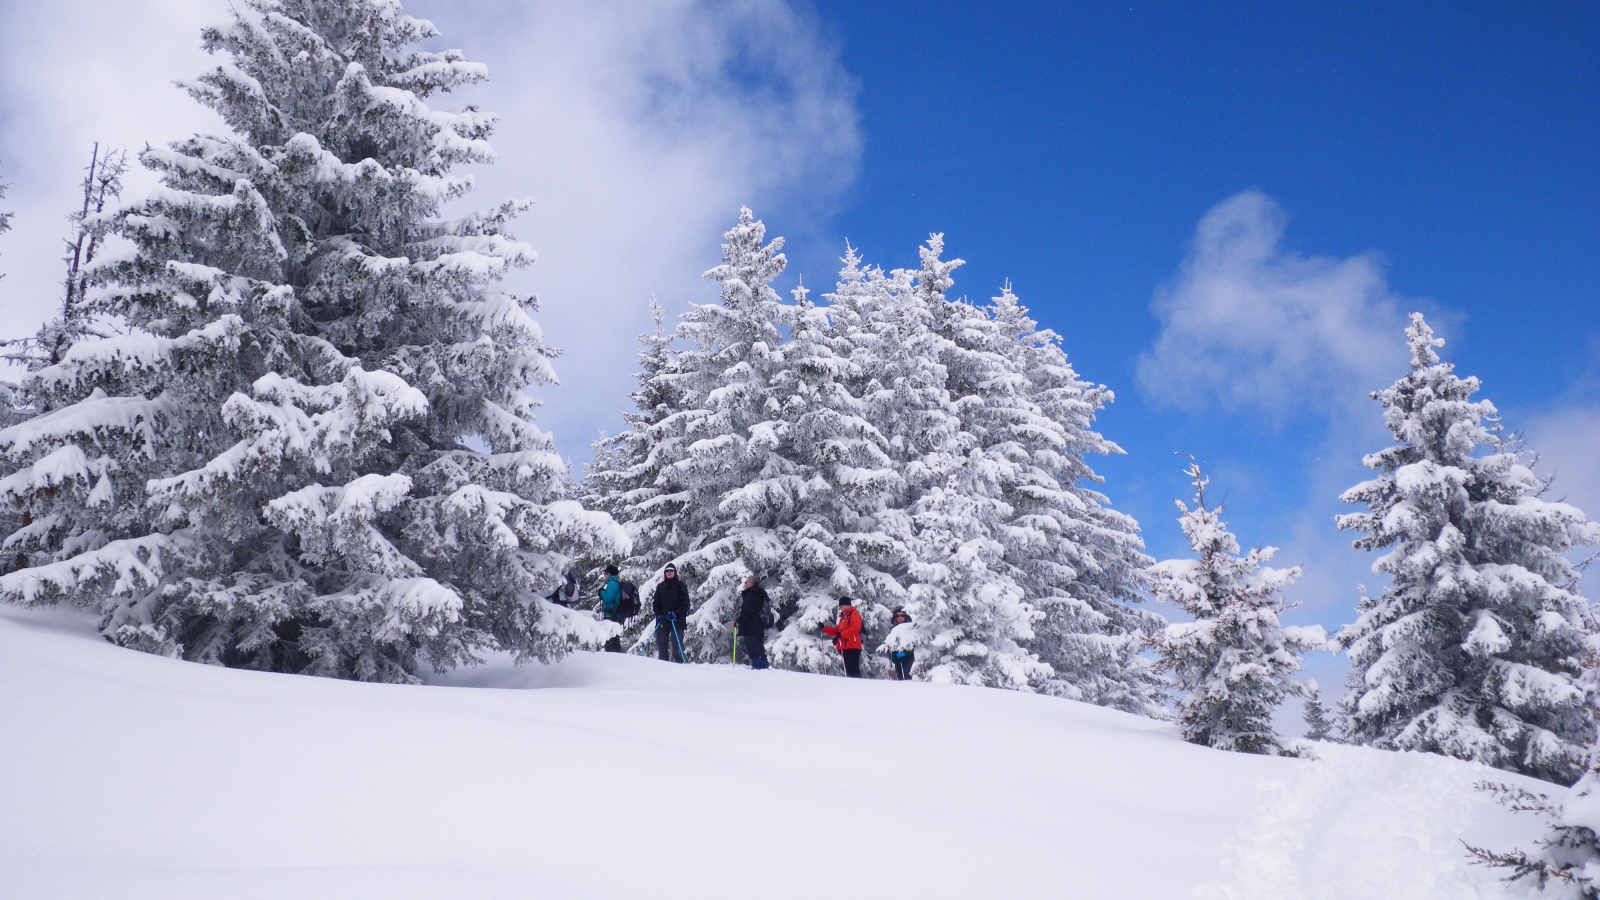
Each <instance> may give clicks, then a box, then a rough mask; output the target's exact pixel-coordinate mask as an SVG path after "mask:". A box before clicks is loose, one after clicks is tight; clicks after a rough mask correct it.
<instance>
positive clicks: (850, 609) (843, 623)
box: [822, 597, 861, 678]
mask: <svg viewBox="0 0 1600 900" xmlns="http://www.w3.org/2000/svg"><path fill="white" fill-rule="evenodd" d="M822 633H823V634H825V635H827V636H828V637H831V638H833V646H835V647H837V648H839V653H840V654H842V655H843V656H844V674H846V675H848V676H850V677H851V678H860V677H861V613H860V612H858V611H856V608H855V607H854V606H852V605H851V603H850V598H849V597H840V598H839V621H838V623H837V624H835V625H829V626H828V627H827V628H824V629H822Z"/></svg>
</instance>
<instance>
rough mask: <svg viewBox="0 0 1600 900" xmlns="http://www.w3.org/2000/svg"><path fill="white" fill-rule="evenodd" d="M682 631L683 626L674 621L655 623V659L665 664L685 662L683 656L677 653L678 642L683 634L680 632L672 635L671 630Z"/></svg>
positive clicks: (660, 620) (667, 620)
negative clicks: (677, 629)
mask: <svg viewBox="0 0 1600 900" xmlns="http://www.w3.org/2000/svg"><path fill="white" fill-rule="evenodd" d="M675 626H676V627H677V628H679V629H682V628H683V626H682V625H681V624H679V623H678V622H677V620H676V619H658V620H657V621H656V659H660V660H665V661H667V662H674V661H676V662H685V660H684V658H683V654H682V653H679V652H678V641H680V640H682V638H683V632H682V631H681V630H680V631H679V632H678V633H677V634H673V630H672V629H673V628H674V627H675Z"/></svg>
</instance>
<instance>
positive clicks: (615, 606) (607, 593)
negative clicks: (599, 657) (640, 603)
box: [600, 566, 623, 653]
mask: <svg viewBox="0 0 1600 900" xmlns="http://www.w3.org/2000/svg"><path fill="white" fill-rule="evenodd" d="M620 574H621V573H620V572H619V571H618V570H617V567H616V566H606V584H605V587H603V588H601V589H600V615H601V616H603V617H604V618H605V620H606V621H607V622H615V623H617V624H618V625H621V624H622V622H623V618H622V579H621V578H619V577H618V576H619V575H620ZM606 652H607V653H621V652H622V636H621V635H618V636H616V637H614V638H612V639H611V640H609V641H606Z"/></svg>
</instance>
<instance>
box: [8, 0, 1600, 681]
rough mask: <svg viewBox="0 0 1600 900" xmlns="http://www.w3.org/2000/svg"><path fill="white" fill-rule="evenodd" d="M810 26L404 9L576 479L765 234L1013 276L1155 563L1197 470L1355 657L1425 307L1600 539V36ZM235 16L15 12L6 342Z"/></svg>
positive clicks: (46, 293) (1252, 26)
mask: <svg viewBox="0 0 1600 900" xmlns="http://www.w3.org/2000/svg"><path fill="white" fill-rule="evenodd" d="M802 2H804V0H585V2H582V3H576V2H571V0H408V2H407V3H406V7H407V9H408V10H409V11H410V12H412V13H413V14H415V15H420V16H424V17H427V18H430V19H433V20H434V21H435V22H436V23H437V25H438V26H439V28H440V29H441V31H443V32H444V35H445V36H444V38H442V39H440V40H439V41H436V42H434V44H435V45H436V46H437V47H460V48H462V49H463V50H464V51H465V53H466V55H467V56H468V57H469V58H471V59H475V60H479V61H482V62H484V63H486V64H487V65H488V66H489V70H490V72H491V76H492V78H491V81H490V82H489V83H488V84H486V85H484V86H481V87H479V88H475V89H472V90H470V91H467V92H465V96H458V97H452V98H447V99H444V100H442V101H440V103H441V105H445V106H454V105H458V104H460V103H464V102H469V101H470V102H478V103H481V104H482V105H483V106H485V107H486V108H487V109H490V110H493V111H496V112H498V113H500V114H501V116H502V121H501V125H500V127H499V129H498V131H497V133H496V136H495V138H494V144H495V147H496V149H497V150H498V151H499V154H500V160H499V162H498V164H497V165H495V166H492V167H481V168H479V169H478V170H477V171H476V172H475V173H474V174H475V177H476V178H477V183H478V188H479V189H478V192H477V193H476V195H475V196H474V197H473V198H472V199H470V200H469V201H466V202H465V203H464V204H463V206H465V205H468V204H470V205H474V206H479V205H490V204H493V203H496V202H498V201H499V200H501V199H503V198H505V197H510V196H532V197H534V198H536V199H537V200H538V204H539V205H538V206H537V207H535V208H534V210H533V211H532V212H531V213H529V214H528V215H527V216H526V217H524V219H523V220H522V221H521V222H519V224H518V228H517V232H518V235H519V236H520V237H522V238H524V239H526V240H528V241H529V242H530V243H532V244H533V246H534V247H535V248H537V249H538V251H539V253H540V262H539V264H538V265H537V266H535V267H533V269H531V270H529V271H528V272H526V273H522V274H519V275H517V276H516V277H514V278H513V279H511V281H510V286H511V287H512V288H514V289H518V290H533V291H537V292H539V294H540V295H541V297H542V298H543V306H542V309H541V313H540V318H541V322H542V323H543V324H544V326H545V328H546V331H547V334H548V335H549V338H550V339H551V340H552V341H553V342H554V343H555V344H557V345H559V346H561V347H563V348H565V350H566V355H565V356H564V357H562V359H560V360H558V364H557V370H558V372H559V373H560V375H561V378H562V383H561V385H560V386H559V387H552V388H549V389H546V390H543V391H541V392H540V396H541V397H542V398H543V399H545V400H546V402H547V404H548V405H547V407H546V409H545V410H544V412H543V413H542V415H541V419H542V422H543V423H544V425H545V426H546V427H548V428H550V429H551V430H552V431H553V433H554V434H555V436H556V439H557V441H558V444H559V445H560V446H561V448H562V449H563V450H564V451H565V452H566V453H568V454H570V455H571V456H572V458H573V459H574V460H575V461H579V462H581V461H582V460H583V459H585V458H587V455H588V446H589V443H590V441H591V440H592V438H593V437H594V435H595V434H596V433H597V432H599V431H600V430H602V429H609V430H615V429H616V427H617V426H618V424H619V422H620V420H619V418H618V416H617V411H618V410H619V409H620V407H622V406H623V405H625V403H626V400H625V397H626V394H627V392H628V390H629V389H630V385H631V382H630V379H629V374H630V373H631V372H632V371H634V368H635V366H634V362H633V356H632V348H631V346H630V345H629V340H630V339H631V337H632V336H633V335H635V334H637V333H638V332H639V331H641V330H643V329H644V328H645V327H646V325H647V318H646V315H645V304H646V303H647V301H648V299H649V298H650V297H651V296H652V295H654V296H656V297H657V298H659V299H660V300H661V301H662V302H663V303H664V304H665V305H666V306H667V307H668V308H669V310H672V311H674V312H676V311H681V310H682V309H684V308H686V307H687V304H688V303H690V302H710V301H711V300H713V299H714V298H715V296H716V294H715V289H714V288H715V286H714V285H709V284H707V283H705V282H703V281H702V280H701V279H700V277H699V275H700V273H701V272H703V271H704V270H705V269H707V268H709V267H711V266H712V265H714V264H715V263H716V262H717V243H718V240H717V238H718V236H719V235H720V234H721V232H722V231H723V230H724V229H725V228H726V227H727V226H728V225H729V224H731V223H732V221H733V220H734V218H735V217H736V214H737V210H738V207H739V205H741V204H748V205H750V206H752V207H753V208H754V209H755V210H756V212H757V213H758V215H760V216H761V217H763V218H764V219H765V221H766V222H767V224H768V226H769V229H770V233H772V234H783V235H787V236H788V237H789V238H790V244H789V256H790V259H791V263H792V265H791V272H792V273H794V274H796V275H798V274H801V273H803V274H804V275H805V277H806V283H807V285H808V286H810V287H811V288H813V290H819V289H821V290H825V289H826V288H827V287H828V286H829V285H831V283H832V280H833V275H834V273H835V272H836V270H837V262H836V257H837V255H838V254H839V252H840V251H841V250H842V247H843V243H844V240H845V239H846V238H849V239H850V240H851V241H852V242H854V243H855V244H856V245H857V246H858V247H861V248H862V249H863V250H864V251H865V253H866V254H867V256H868V258H869V260H872V261H874V262H877V263H879V264H882V265H884V266H885V267H889V268H892V267H895V266H910V265H913V264H914V263H915V261H916V252H915V250H916V246H917V244H918V243H919V242H920V241H921V240H923V239H924V238H925V237H926V236H927V234H928V232H930V231H942V232H945V233H946V236H947V242H948V243H947V247H948V249H949V251H950V253H951V254H952V255H955V256H959V257H962V258H964V259H966V260H967V261H968V264H967V265H966V266H965V267H963V268H962V269H960V270H958V271H957V273H956V277H957V291H958V292H960V293H965V294H966V295H967V296H968V297H970V298H973V299H976V300H983V299H985V298H987V297H989V296H992V295H993V294H994V293H995V292H996V291H997V289H998V288H999V286H1000V285H1001V283H1002V282H1003V281H1004V280H1005V279H1008V278H1009V279H1011V281H1012V282H1013V283H1014V285H1015V287H1016V290H1017V292H1018V293H1019V294H1020V295H1021V297H1022V298H1023V299H1024V301H1025V302H1027V303H1028V304H1029V305H1030V306H1031V307H1032V308H1033V310H1034V311H1035V313H1036V315H1037V317H1038V318H1039V319H1041V320H1042V321H1043V322H1044V323H1045V324H1046V325H1047V326H1049V327H1051V328H1054V329H1056V330H1058V331H1059V332H1061V333H1062V334H1063V335H1064V336H1065V338H1066V343H1065V346H1066V348H1067V350H1068V352H1069V353H1070V355H1071V357H1072V359H1073V361H1074V362H1075V364H1076V365H1077V366H1078V368H1079V371H1080V372H1081V373H1082V374H1083V375H1084V376H1085V377H1087V378H1090V379H1093V380H1095V381H1098V382H1104V383H1105V384H1107V385H1109V386H1110V387H1112V388H1113V389H1114V390H1115V391H1116V392H1117V396H1118V400H1117V403H1116V404H1115V405H1114V406H1113V407H1112V408H1111V409H1109V410H1108V411H1107V412H1106V413H1105V415H1104V416H1103V417H1102V418H1101V422H1100V424H1101V426H1102V429H1103V431H1104V432H1105V433H1106V434H1107V435H1108V436H1110V437H1111V438H1112V439H1114V440H1116V441H1117V442H1119V443H1120V444H1121V445H1122V446H1123V447H1125V448H1126V449H1127V450H1128V455H1127V456H1126V457H1122V458H1117V459H1111V460H1105V461H1102V462H1100V463H1099V464H1098V469H1099V470H1100V471H1101V472H1102V473H1103V474H1104V475H1105V476H1106V478H1107V482H1106V485H1105V491H1106V493H1108V494H1109V495H1110V496H1111V498H1112V499H1113V501H1114V502H1115V503H1116V505H1117V506H1118V507H1119V508H1122V509H1124V510H1126V511H1129V512H1131V513H1133V514H1134V515H1135V516H1136V517H1137V518H1138V519H1139V520H1140V521H1141V522H1142V523H1143V525H1144V529H1145V534H1146V537H1147V539H1148V541H1149V544H1150V547H1151V550H1152V552H1153V553H1154V554H1155V555H1157V556H1160V557H1167V556H1171V555H1176V554H1179V553H1181V552H1183V550H1184V548H1183V547H1182V544H1181V540H1180V535H1179V532H1178V529H1177V527H1176V525H1175V523H1174V521H1173V519H1174V516H1175V511H1174V509H1173V507H1172V505H1171V501H1172V498H1173V497H1175V496H1181V495H1183V494H1184V493H1185V492H1186V486H1185V485H1184V483H1183V479H1182V476H1181V475H1180V473H1179V468H1180V465H1179V462H1180V461H1179V460H1178V459H1177V458H1176V457H1175V456H1174V455H1173V454H1174V452H1177V451H1182V452H1187V453H1193V454H1195V455H1196V456H1198V457H1200V458H1201V459H1203V460H1206V461H1208V462H1209V463H1210V464H1211V470H1212V474H1213V476H1214V479H1215V481H1214V489H1213V493H1214V495H1217V496H1226V498H1227V500H1228V503H1229V506H1230V513H1229V519H1230V521H1231V522H1232V523H1233V524H1234V526H1235V527H1236V529H1237V530H1238V532H1239V534H1240V538H1241V541H1242V542H1243V543H1245V544H1246V545H1256V544H1261V543H1271V544H1276V545H1280V546H1282V547H1283V552H1282V554H1281V555H1280V557H1279V562H1280V564H1285V565H1295V564H1299V565H1303V566H1304V567H1305V575H1304V577H1303V578H1302V580H1301V583H1300V585H1299V586H1297V588H1296V591H1295V599H1296V600H1297V601H1299V602H1301V603H1302V604H1303V605H1302V606H1301V607H1300V608H1299V609H1297V610H1296V611H1295V612H1294V613H1293V614H1292V618H1295V619H1296V620H1298V621H1319V622H1321V623H1323V624H1325V625H1329V626H1337V625H1340V624H1342V623H1344V622H1346V621H1349V619H1350V618H1351V615H1352V606H1353V603H1354V599H1355V596H1356V595H1355V586H1356V584H1357V583H1358V582H1361V581H1366V582H1367V583H1369V584H1373V583H1374V582H1373V579H1372V578H1371V576H1370V574H1369V573H1368V572H1367V567H1368V566H1369V564H1370V560H1369V559H1363V558H1362V557H1361V556H1360V555H1358V554H1355V553H1354V552H1352V551H1349V550H1348V549H1347V536H1345V535H1341V534H1339V533H1337V532H1336V531H1335V530H1334V529H1333V527H1332V524H1331V517H1332V516H1333V515H1334V514H1336V513H1338V512H1340V511H1343V507H1342V506H1341V505H1340V504H1339V503H1338V502H1337V501H1336V499H1335V498H1336V497H1337V495H1338V493H1339V492H1340V491H1341V490H1343V489H1344V488H1346V487H1348V486H1350V485H1351V484H1353V483H1354V482H1355V481H1357V480H1359V479H1360V478H1362V477H1363V470H1362V469H1361V467H1360V465H1359V459H1360V456H1361V454H1363V453H1365V452H1370V451H1372V450H1375V449H1378V448H1379V447H1381V446H1382V445H1383V444H1384V441H1385V438H1386V434H1385V433H1384V432H1383V430H1382V428H1381V425H1380V422H1379V420H1378V413H1377V410H1376V408H1375V405H1374V404H1373V403H1371V401H1369V400H1367V399H1365V393H1366V392H1367V391H1370V390H1372V389H1374V388H1378V387H1381V386H1382V385H1383V384H1384V383H1386V382H1387V381H1388V380H1390V379H1392V378H1393V377H1394V376H1395V375H1396V374H1397V373H1398V371H1399V368H1400V366H1401V365H1402V364H1403V357H1402V356H1401V351H1400V327H1401V324H1402V322H1403V316H1404V314H1405V313H1406V312H1409V311H1410V310H1412V309H1423V310H1425V311H1427V312H1428V314H1429V316H1430V320H1431V321H1433V322H1434V324H1435V325H1436V327H1437V328H1438V329H1439V330H1440V332H1441V333H1442V334H1443V335H1444V336H1445V337H1447V338H1448V339H1449V341H1450V343H1449V346H1448V347H1447V348H1446V352H1447V356H1449V357H1450V358H1452V359H1455V360H1456V361H1458V363H1459V364H1460V368H1461V371H1462V372H1463V373H1464V374H1473V375H1477V376H1479V377H1481V378H1482V379H1483V381H1484V387H1485V389H1484V395H1485V396H1487V397H1488V398H1490V399H1492V400H1493V401H1495V402H1496V403H1497V404H1498V405H1499V407H1500V408H1501V410H1502V412H1503V413H1504V417H1505V421H1506V423H1507V425H1509V426H1510V427H1512V428H1516V429H1522V430H1526V431H1527V432H1528V433H1529V436H1530V438H1531V439H1532V443H1533V446H1534V447H1536V448H1537V449H1539V450H1540V451H1542V452H1543V453H1544V454H1545V459H1544V462H1543V464H1542V465H1543V468H1544V469H1545V470H1546V471H1549V470H1555V471H1556V472H1557V474H1558V479H1559V480H1558V482H1557V490H1556V493H1557V494H1558V495H1562V496H1569V497H1570V498H1572V499H1574V500H1575V501H1578V502H1579V505H1581V506H1583V507H1584V508H1586V509H1588V510H1589V511H1590V512H1591V513H1592V514H1600V464H1597V462H1596V460H1597V458H1600V5H1596V4H1595V3H1593V2H1584V3H1559V2H1547V3H1539V4H1513V3H1499V4H1485V3H1467V4H1450V5H1445V4H1421V3H1410V4H1355V3H1344V4H1306V3H1213V4H1199V3H1160V4H1147V3H1132V4H1129V3H1121V4H1101V3H1087V2H1085V3H1071V4H1042V3H1041V4H1017V3H985V4H972V3H950V2H923V3H919V4H914V5H913V4H904V3H869V2H854V3H846V2H838V0H816V2H814V3H813V4H812V5H797V3H802ZM226 11H227V3H226V2H225V0H80V2H75V3H72V4H40V3H23V2H20V0H0V160H4V164H5V168H4V178H5V180H8V181H12V182H13V183H14V185H15V186H14V187H13V189H12V191H11V194H10V195H9V196H8V198H7V201H6V202H7V203H8V204H9V205H10V208H12V209H14V210H16V213H17V217H16V228H15V230H14V231H13V232H11V233H8V234H6V235H4V236H0V271H4V272H6V273H7V277H6V279H5V280H4V281H0V322H3V323H5V327H4V329H0V331H3V332H4V334H5V335H6V336H11V335H21V334H26V333H30V332H31V331H33V330H34V328H36V327H37V325H38V323H39V322H40V321H42V320H43V319H44V318H45V317H46V316H48V315H49V314H50V312H51V310H52V308H53V306H54V304H55V303H56V302H57V299H56V295H57V288H58V285H59V280H60V273H59V271H58V269H59V263H58V262H57V258H58V257H59V246H60V245H59V240H60V238H61V236H62V235H63V234H64V228H63V224H62V216H63V214H64V213H65V212H66V211H67V210H68V209H69V208H71V207H72V205H73V197H72V193H73V186H74V184H75V183H76V181H77V178H78V177H79V171H78V170H79V167H80V166H82V165H83V163H84V162H86V161H87V157H88V148H89V145H90V143H91V142H92V141H100V142H102V143H104V144H108V145H115V144H121V145H125V146H128V147H133V148H138V147H142V146H144V145H145V144H146V143H149V144H152V145H157V146H159V145H161V144H163V143H165V142H168V141H171V140H175V139H179V138H182V137H184V136H186V135H188V134H190V133H193V132H195V131H202V132H204V131H217V130H220V129H221V127H222V126H221V123H220V122H218V121H217V120H216V119H215V118H214V117H212V116H211V115H210V114H209V113H207V112H205V111H204V110H201V109H200V108H199V107H197V106H196V105H195V104H193V103H192V102H191V101H190V100H188V98H186V97H185V96H183V94H182V93H181V92H180V91H178V90H176V89H175V88H174V87H173V86H172V84H171V82H172V80H173V79H177V78H190V77H193V76H194V75H196V74H198V73H199V72H201V71H203V70H205V69H206V68H209V67H210V66H211V65H214V64H215V60H212V59H209V58H208V57H206V56H205V54H203V53H201V52H200V50H199V48H198V44H199V41H198V34H199V29H200V27H201V26H202V25H204V24H209V23H211V22H215V21H219V20H221V19H223V18H224V17H225V15H226ZM151 186H153V181H152V180H151V179H150V178H149V177H148V175H147V174H145V173H140V172H135V173H133V174H132V176H130V183H129V192H128V193H129V196H130V197H131V196H138V195H139V194H140V193H142V192H143V191H145V190H148V189H149V188H150V187H151ZM815 296H816V294H813V297H815ZM1592 593H1593V592H1592V590H1591V594H1592ZM1337 667H1338V664H1337V662H1336V661H1334V660H1317V661H1313V662H1312V663H1311V665H1310V666H1309V668H1311V669H1312V671H1313V672H1318V673H1323V674H1324V676H1327V675H1333V676H1336V674H1337V672H1336V669H1337ZM1325 683H1327V682H1326V679H1325Z"/></svg>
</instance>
